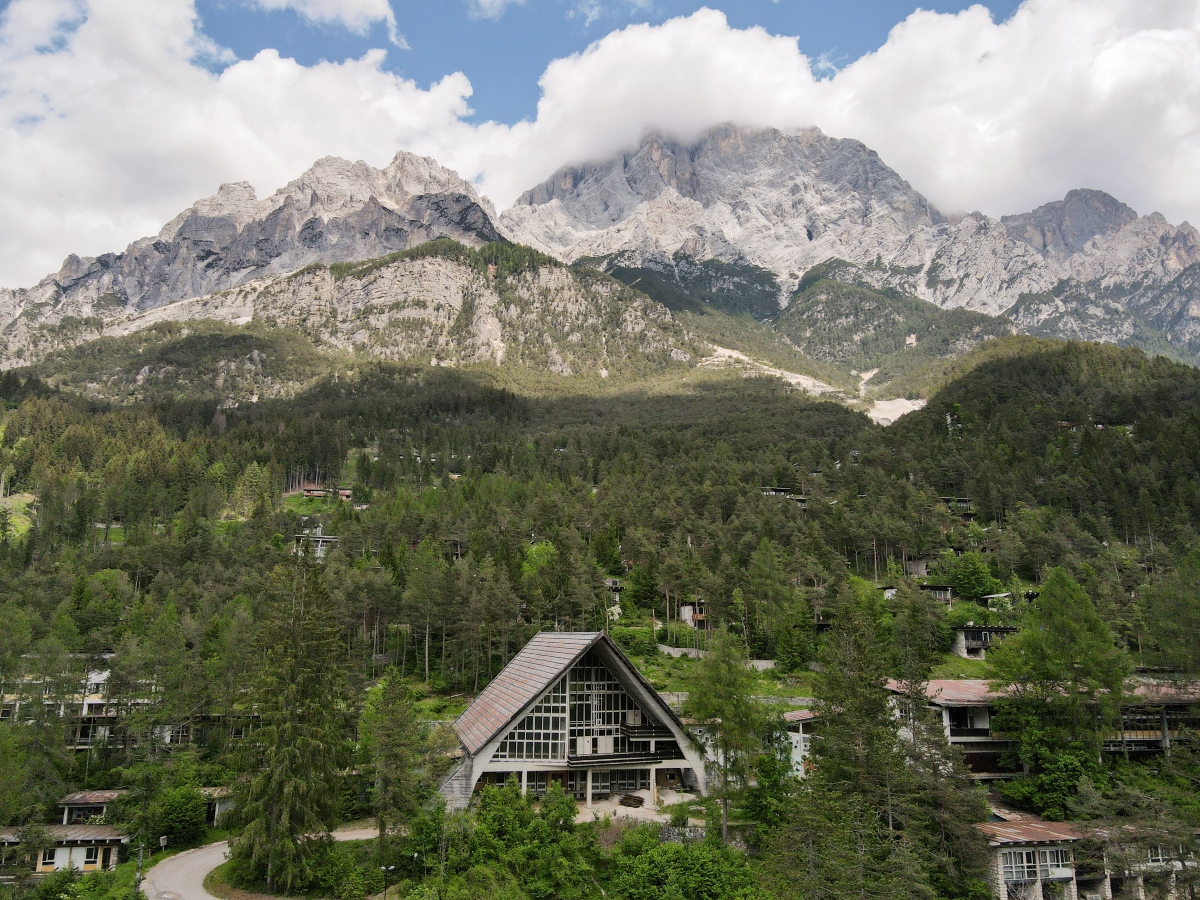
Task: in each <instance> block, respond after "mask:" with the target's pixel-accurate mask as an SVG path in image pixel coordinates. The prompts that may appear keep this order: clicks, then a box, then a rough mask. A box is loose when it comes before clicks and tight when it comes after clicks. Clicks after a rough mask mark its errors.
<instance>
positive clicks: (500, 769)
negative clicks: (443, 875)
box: [442, 632, 705, 809]
mask: <svg viewBox="0 0 1200 900" xmlns="http://www.w3.org/2000/svg"><path fill="white" fill-rule="evenodd" d="M454 730H455V732H456V733H457V734H458V738H459V741H460V743H461V745H462V761H461V763H460V765H459V767H458V768H457V769H456V770H455V771H454V772H453V773H452V774H451V775H450V777H449V778H448V779H446V781H445V782H444V783H443V785H442V794H443V796H445V797H446V803H447V806H448V807H449V808H450V809H463V808H465V807H466V806H467V804H468V803H469V802H470V799H471V795H472V793H473V792H474V791H475V790H478V789H479V788H480V787H482V786H483V785H486V784H503V783H504V782H506V781H507V780H508V779H510V778H516V779H517V780H518V781H519V783H520V785H521V790H522V791H523V792H529V793H535V794H541V793H543V792H545V791H546V790H547V789H548V788H549V786H550V785H551V784H552V783H557V784H559V785H560V786H561V787H562V788H563V789H564V790H565V791H566V792H567V793H569V794H572V795H573V796H574V797H575V798H576V799H578V800H582V801H584V802H585V803H586V804H587V805H589V806H590V805H591V804H592V801H593V799H598V798H603V797H608V796H610V795H612V794H618V793H625V792H632V791H638V790H645V789H648V790H650V791H651V796H652V799H653V800H654V801H655V802H657V794H658V791H659V789H662V788H670V789H673V790H689V791H693V792H696V793H704V790H705V771H704V755H703V751H702V749H701V748H699V747H697V746H696V745H695V744H694V743H693V741H692V740H691V739H690V738H689V736H688V735H687V733H686V732H685V730H684V727H683V723H682V722H681V721H680V720H679V717H678V716H676V715H675V713H674V711H672V709H671V708H670V707H669V706H668V705H667V704H666V702H665V701H664V700H663V699H662V698H661V697H660V696H659V695H658V693H657V692H656V691H655V690H654V688H653V687H651V686H650V683H649V682H648V681H646V679H645V678H643V677H642V675H641V673H639V672H638V671H637V669H636V668H635V667H634V665H633V664H632V663H631V662H630V661H629V660H628V658H626V656H625V654H624V653H622V652H621V650H620V648H619V647H617V645H616V644H615V643H614V642H613V640H612V639H611V638H610V637H609V636H608V635H607V634H605V633H604V632H542V633H541V634H538V635H535V636H534V638H533V639H532V640H531V641H530V642H529V643H528V644H526V645H525V647H524V648H522V650H521V652H520V653H518V654H517V655H516V656H515V657H513V659H512V661H511V662H509V664H508V665H507V666H505V667H504V669H503V670H502V671H501V672H500V674H499V675H497V676H496V678H495V679H494V680H493V681H492V682H491V683H490V684H489V685H488V686H487V687H486V688H484V690H483V691H482V692H481V693H480V695H479V696H478V697H477V698H476V699H475V702H474V703H472V704H471V705H470V707H468V709H467V711H466V712H464V713H463V714H462V715H461V716H459V718H458V719H457V721H455V723H454Z"/></svg>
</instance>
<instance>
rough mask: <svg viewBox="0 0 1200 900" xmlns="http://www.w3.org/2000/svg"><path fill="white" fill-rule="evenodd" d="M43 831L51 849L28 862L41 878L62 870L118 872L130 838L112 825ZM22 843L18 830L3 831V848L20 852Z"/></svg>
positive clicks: (50, 827) (0, 837)
mask: <svg viewBox="0 0 1200 900" xmlns="http://www.w3.org/2000/svg"><path fill="white" fill-rule="evenodd" d="M42 830H43V832H44V833H45V835H46V837H47V838H49V845H48V846H47V847H45V848H44V849H43V850H41V852H38V853H35V854H33V855H32V856H31V857H30V858H28V859H27V860H26V862H27V863H28V864H29V867H30V868H31V869H32V870H33V871H34V872H37V873H39V874H47V873H50V872H56V871H58V870H59V869H75V870H77V871H79V872H83V873H87V872H106V871H108V870H109V869H115V868H116V867H117V857H118V855H119V851H120V849H121V845H122V844H127V843H129V837H128V835H126V834H124V833H123V832H120V831H118V830H117V829H116V828H113V827H112V826H111V825H46V826H44V827H43V829H42ZM21 843H22V842H21V837H20V834H19V831H18V829H16V828H6V829H4V830H3V831H0V847H3V848H4V850H5V851H10V850H11V849H12V848H17V850H18V852H20V850H19V848H20V845H21Z"/></svg>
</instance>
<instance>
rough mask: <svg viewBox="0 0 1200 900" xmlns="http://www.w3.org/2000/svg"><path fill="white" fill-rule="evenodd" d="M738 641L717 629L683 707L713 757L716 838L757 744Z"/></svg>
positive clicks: (758, 717)
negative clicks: (718, 805) (718, 824)
mask: <svg viewBox="0 0 1200 900" xmlns="http://www.w3.org/2000/svg"><path fill="white" fill-rule="evenodd" d="M753 689H754V678H753V676H752V675H751V673H750V669H749V668H748V667H747V665H746V656H745V653H744V652H743V649H742V643H741V641H739V640H738V639H737V638H736V637H734V636H733V635H732V634H730V633H729V632H728V631H724V630H721V631H717V632H715V633H714V634H713V636H712V637H711V638H710V640H709V642H708V653H707V655H705V656H704V657H702V658H701V660H700V662H699V664H698V665H697V666H696V669H695V672H694V673H693V675H692V680H691V683H690V685H689V693H688V699H687V706H686V709H687V711H688V714H689V715H691V716H692V717H693V718H694V719H695V720H696V721H697V722H698V723H700V726H701V728H703V729H704V740H705V742H706V743H707V744H708V746H709V750H710V751H711V753H712V757H713V760H714V763H713V766H714V768H715V770H716V776H717V784H716V789H715V790H713V791H712V793H713V794H715V795H716V797H717V799H718V800H719V801H720V803H721V840H722V841H727V840H728V839H729V801H730V799H731V798H732V796H733V794H734V791H735V789H736V788H738V787H740V786H741V785H743V784H744V783H745V782H746V780H747V779H748V778H749V775H750V772H751V770H752V767H753V764H754V760H755V758H756V756H757V755H758V752H759V749H760V730H761V728H762V726H763V724H764V718H763V714H762V710H761V709H760V704H759V702H758V701H757V700H755V699H754V695H753Z"/></svg>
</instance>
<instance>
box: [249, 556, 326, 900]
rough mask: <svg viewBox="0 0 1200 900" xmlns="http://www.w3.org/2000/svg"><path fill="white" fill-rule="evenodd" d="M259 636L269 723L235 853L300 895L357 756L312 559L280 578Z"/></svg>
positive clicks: (253, 740)
mask: <svg viewBox="0 0 1200 900" xmlns="http://www.w3.org/2000/svg"><path fill="white" fill-rule="evenodd" d="M259 635H260V638H259V644H258V649H259V655H260V660H261V662H260V666H259V669H258V672H257V673H256V674H257V678H256V683H255V685H254V692H253V700H254V705H255V708H256V709H257V711H258V716H259V721H260V723H261V724H260V727H258V728H256V729H254V730H253V731H252V732H251V733H250V734H249V735H248V736H247V737H246V738H245V739H244V747H243V751H244V758H243V766H244V773H245V776H246V779H245V781H244V782H242V786H241V788H240V793H241V797H240V798H239V818H240V819H241V821H242V823H243V824H244V828H243V830H242V833H241V834H240V835H239V836H238V837H237V838H235V839H234V841H233V842H232V844H231V853H232V857H233V859H234V860H235V861H236V862H237V864H238V865H239V867H240V868H241V869H242V871H243V873H244V874H246V875H248V876H250V877H255V878H263V879H265V882H266V885H267V887H268V889H269V890H274V889H277V888H281V889H282V890H284V891H285V892H290V891H291V890H292V888H293V887H294V886H296V885H298V884H301V883H303V882H304V881H306V880H307V878H308V875H309V870H310V863H311V860H312V856H313V851H314V847H315V845H316V844H317V843H318V842H320V841H321V840H322V838H323V837H325V836H326V835H328V833H329V831H330V830H331V828H332V827H333V825H334V824H335V822H336V821H337V818H338V815H339V813H340V809H339V803H338V792H337V791H333V790H330V785H332V784H334V783H335V781H336V779H337V777H338V774H339V772H340V771H341V769H342V768H343V767H344V765H345V763H346V762H347V738H348V727H347V725H348V723H347V719H346V705H345V704H346V674H345V671H344V653H343V652H342V650H341V641H340V636H339V633H338V629H337V625H336V622H335V619H334V616H333V614H332V611H331V610H330V608H329V599H328V596H327V594H326V592H325V590H324V586H323V582H322V579H321V573H320V571H319V570H318V569H317V568H316V567H315V566H313V565H312V564H311V563H309V562H308V561H307V560H298V561H296V562H294V563H292V564H290V565H286V566H280V567H278V568H276V570H275V571H274V573H273V574H272V578H271V585H270V589H269V591H268V593H267V595H266V596H265V597H264V598H263V612H262V627H261V629H260V631H259Z"/></svg>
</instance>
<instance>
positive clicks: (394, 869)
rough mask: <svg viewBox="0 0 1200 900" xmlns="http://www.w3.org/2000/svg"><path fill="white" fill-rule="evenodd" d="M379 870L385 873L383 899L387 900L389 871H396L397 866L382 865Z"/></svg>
mask: <svg viewBox="0 0 1200 900" xmlns="http://www.w3.org/2000/svg"><path fill="white" fill-rule="evenodd" d="M379 871H380V872H382V873H383V900H387V889H388V883H387V881H388V872H395V871H396V867H395V866H380V867H379Z"/></svg>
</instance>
